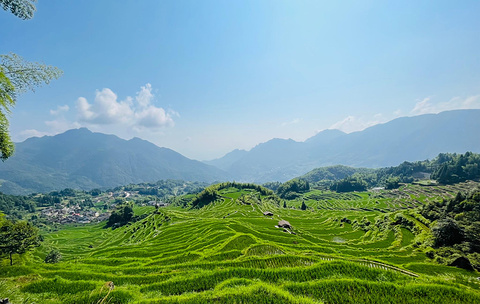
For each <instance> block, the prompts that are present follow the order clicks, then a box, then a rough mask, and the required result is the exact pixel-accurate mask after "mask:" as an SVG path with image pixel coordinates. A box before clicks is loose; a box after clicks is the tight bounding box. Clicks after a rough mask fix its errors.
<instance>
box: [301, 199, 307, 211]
mask: <svg viewBox="0 0 480 304" xmlns="http://www.w3.org/2000/svg"><path fill="white" fill-rule="evenodd" d="M300 209H302V210H307V205H306V204H305V201H302V206H301V207H300Z"/></svg>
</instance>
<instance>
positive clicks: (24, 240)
mask: <svg viewBox="0 0 480 304" xmlns="http://www.w3.org/2000/svg"><path fill="white" fill-rule="evenodd" d="M40 242H41V237H40V236H39V234H38V228H36V227H34V226H32V225H31V224H30V223H28V222H12V221H9V220H6V219H4V218H0V253H1V254H2V255H8V257H9V259H10V265H13V257H12V256H13V255H14V254H24V253H25V252H27V251H29V250H32V249H33V248H34V247H37V246H39V245H40Z"/></svg>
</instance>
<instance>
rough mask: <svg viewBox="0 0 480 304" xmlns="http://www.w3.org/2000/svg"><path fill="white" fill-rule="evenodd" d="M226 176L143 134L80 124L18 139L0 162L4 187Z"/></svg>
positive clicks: (21, 189)
mask: <svg viewBox="0 0 480 304" xmlns="http://www.w3.org/2000/svg"><path fill="white" fill-rule="evenodd" d="M227 176H228V175H227V173H226V172H224V171H222V170H221V169H218V168H216V167H213V166H210V165H207V164H204V163H202V162H199V161H196V160H191V159H188V158H186V157H184V156H183V155H181V154H179V153H177V152H175V151H173V150H171V149H167V148H161V147H158V146H156V145H154V144H152V143H150V142H148V141H145V140H142V139H139V138H133V139H131V140H124V139H121V138H119V137H117V136H115V135H106V134H102V133H93V132H91V131H89V130H88V129H86V128H80V129H72V130H69V131H67V132H65V133H62V134H59V135H55V136H44V137H41V138H37V137H34V138H29V139H27V140H25V141H24V142H21V143H17V144H16V146H15V155H14V156H13V157H11V158H9V159H8V160H7V161H5V162H4V163H2V164H0V180H1V185H0V191H2V192H4V193H14V194H25V193H31V192H47V191H52V190H59V189H64V188H75V189H85V190H86V189H92V188H106V187H116V186H119V185H125V184H129V183H141V182H154V181H158V180H161V179H182V180H190V181H207V182H213V181H217V180H223V179H225V178H226V177H227Z"/></svg>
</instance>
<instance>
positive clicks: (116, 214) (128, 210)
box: [107, 202, 133, 227]
mask: <svg viewBox="0 0 480 304" xmlns="http://www.w3.org/2000/svg"><path fill="white" fill-rule="evenodd" d="M132 218H133V206H132V203H130V202H129V203H124V204H120V205H117V207H116V209H115V210H114V211H113V212H112V214H111V215H110V217H109V218H108V222H107V227H112V226H114V225H118V226H123V225H125V224H126V223H128V222H130V221H131V220H132Z"/></svg>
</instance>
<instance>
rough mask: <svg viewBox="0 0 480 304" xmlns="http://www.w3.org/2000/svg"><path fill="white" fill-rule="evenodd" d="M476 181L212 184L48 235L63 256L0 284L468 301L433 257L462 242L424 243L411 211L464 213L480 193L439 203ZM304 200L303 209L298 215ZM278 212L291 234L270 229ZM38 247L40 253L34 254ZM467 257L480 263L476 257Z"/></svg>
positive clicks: (472, 299) (72, 296)
mask: <svg viewBox="0 0 480 304" xmlns="http://www.w3.org/2000/svg"><path fill="white" fill-rule="evenodd" d="M472 185H474V183H465V184H461V185H455V186H434V187H422V186H419V185H409V186H408V187H407V186H403V185H402V186H401V187H400V189H398V190H395V191H389V190H380V191H379V192H369V193H365V192H363V193H355V194H353V193H334V192H330V191H319V190H313V191H310V192H306V193H303V194H301V196H302V199H300V200H298V199H297V200H294V201H289V202H286V200H284V202H286V203H288V206H294V207H295V208H281V206H282V204H281V202H280V203H277V201H276V200H274V199H273V198H272V196H271V192H270V190H268V189H267V190H263V193H266V194H268V195H264V194H261V193H260V192H259V191H258V190H256V188H254V187H251V186H247V185H244V184H237V183H235V184H233V183H224V184H221V185H213V186H212V187H211V190H213V191H215V192H216V195H218V197H219V198H218V199H216V200H215V202H214V203H213V204H210V203H209V204H206V205H204V206H203V207H202V208H181V207H179V206H174V205H170V206H168V207H161V208H158V209H157V210H154V208H153V207H150V210H151V211H153V212H151V213H145V216H146V217H145V218H143V219H141V220H136V221H131V222H130V223H129V224H127V225H124V226H122V227H119V228H117V229H115V230H112V229H102V228H103V224H89V225H79V226H74V225H66V226H60V227H59V229H58V230H57V231H52V232H45V235H46V240H45V248H53V247H54V248H58V249H59V250H61V252H62V255H63V256H64V257H63V260H62V261H61V262H59V263H57V264H55V265H51V264H45V263H26V264H25V265H26V266H13V267H0V282H1V281H2V280H6V281H8V282H11V283H12V285H9V286H13V285H15V286H17V287H16V290H18V293H19V294H20V295H21V296H23V297H24V298H27V297H30V299H31V301H32V302H33V301H35V302H36V303H49V304H60V303H62V304H63V303H72V304H73V303H75V304H81V303H101V301H102V300H103V299H105V300H104V302H103V303H112V304H113V303H145V304H146V303H311V304H313V303H315V304H319V303H365V304H366V303H369V304H373V303H398V304H406V303H416V304H420V303H422V304H423V303H445V302H448V303H462V304H463V303H465V304H466V303H476V302H478V300H479V297H480V293H479V292H478V283H477V281H478V280H477V279H476V277H478V273H476V272H472V273H471V272H467V271H463V270H461V269H457V268H454V267H447V266H442V265H437V264H435V261H436V260H438V259H439V258H442V259H444V263H445V264H449V263H450V262H451V261H450V258H449V257H457V256H458V255H461V254H462V250H463V249H461V248H457V246H459V245H462V246H464V245H465V242H463V243H461V244H455V245H453V246H444V247H440V248H436V249H433V248H431V247H429V245H428V244H430V243H429V241H428V237H426V236H425V234H429V233H430V226H432V225H434V224H432V222H431V221H430V220H429V219H427V218H425V217H423V216H422V215H421V214H419V213H418V212H417V210H418V209H413V208H415V207H416V206H421V204H423V203H425V204H428V202H429V201H432V202H433V201H435V202H439V204H441V206H442V207H441V208H443V207H444V208H445V210H447V209H448V210H452V212H453V211H454V210H457V209H458V210H459V211H462V212H461V213H464V216H466V217H468V218H470V217H469V215H468V214H467V213H465V210H471V211H473V210H474V209H475V205H474V203H473V201H475V200H476V199H478V198H480V195H477V194H475V193H471V194H463V195H459V196H458V198H456V200H458V203H455V204H449V203H448V201H445V203H441V199H439V198H441V197H445V198H446V197H448V196H450V195H451V193H455V192H454V191H458V189H464V188H467V187H472ZM132 187H133V186H132ZM452 189H457V190H452ZM260 190H262V188H260ZM434 190H435V191H434ZM447 190H448V191H447ZM428 193H434V195H433V194H432V196H431V197H426V194H428ZM77 195H79V194H78V193H77ZM84 195H85V194H84ZM442 195H443V196H442ZM194 196H195V195H193V194H189V195H187V197H188V198H190V200H191V199H192V198H193V197H194ZM275 197H276V196H275ZM420 197H423V198H422V199H420ZM177 198H178V199H181V198H182V196H181V197H177ZM243 199H246V200H250V202H251V204H249V205H247V204H242V203H239V201H240V200H243ZM413 200H419V202H418V203H412V202H413ZM420 200H421V203H420ZM302 202H304V203H305V205H308V209H309V212H302V211H300V210H299V209H300V205H301V203H302ZM407 202H408V203H409V204H407ZM186 207H190V206H186ZM375 208H377V209H375ZM137 209H138V207H135V209H134V210H137ZM437 209H438V208H437ZM267 210H268V211H271V212H272V213H273V214H274V216H273V219H272V217H265V216H264V215H263V212H265V211H267ZM437 213H438V214H442V211H441V210H440V212H437ZM136 214H138V213H137V212H136ZM134 218H135V217H134ZM282 219H284V220H288V221H289V222H290V223H291V224H292V225H293V226H294V227H295V232H296V234H290V233H287V232H284V231H283V229H278V228H276V227H275V225H277V223H278V221H279V220H282ZM436 220H437V221H438V219H436ZM455 220H456V221H457V222H459V223H460V220H457V219H455ZM434 222H435V220H434ZM462 223H463V219H462ZM475 231H476V230H475V229H472V231H471V232H470V233H471V234H475ZM465 238H467V232H466V231H465ZM46 252H48V251H45V250H44V249H43V248H40V249H39V250H37V252H36V253H34V257H33V259H32V260H31V261H39V260H43V259H44V253H46ZM430 257H432V258H430ZM466 257H468V259H469V260H470V262H471V264H472V265H473V266H474V267H475V265H478V264H479V263H480V261H479V260H480V259H479V256H478V255H475V254H474V253H468V254H466ZM24 258H25V259H27V258H28V257H24ZM110 281H111V282H113V283H111V282H110ZM105 282H107V283H105ZM110 283H111V284H110ZM113 284H114V286H115V287H114V289H108V288H105V286H113ZM0 291H1V286H0ZM105 297H106V298H105ZM442 301H443V302H442ZM20 303H21V302H20Z"/></svg>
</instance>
